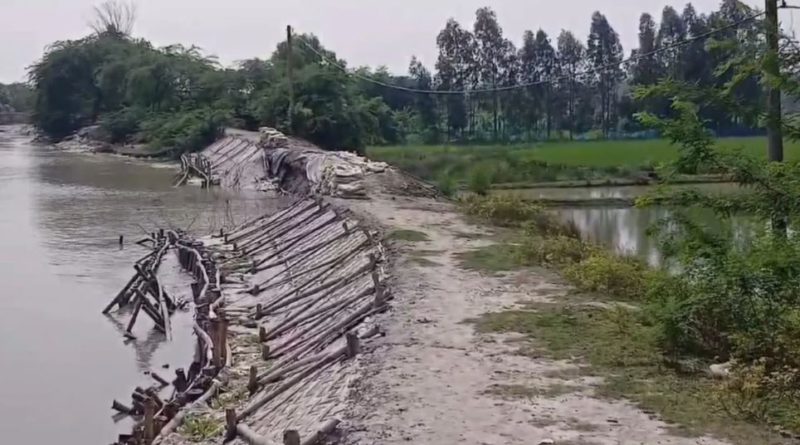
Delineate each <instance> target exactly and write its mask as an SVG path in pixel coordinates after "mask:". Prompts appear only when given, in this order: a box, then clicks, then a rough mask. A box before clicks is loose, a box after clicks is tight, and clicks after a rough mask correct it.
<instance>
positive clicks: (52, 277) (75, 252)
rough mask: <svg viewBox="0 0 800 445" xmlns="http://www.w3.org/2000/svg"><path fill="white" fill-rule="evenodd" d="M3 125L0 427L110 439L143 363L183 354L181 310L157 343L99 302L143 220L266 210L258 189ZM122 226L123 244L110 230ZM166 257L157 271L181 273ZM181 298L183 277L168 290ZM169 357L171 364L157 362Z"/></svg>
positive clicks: (186, 352)
mask: <svg viewBox="0 0 800 445" xmlns="http://www.w3.org/2000/svg"><path fill="white" fill-rule="evenodd" d="M18 130H19V128H18V127H0V206H2V207H1V208H2V211H0V283H2V290H0V357H2V358H0V431H2V432H3V442H4V443H9V444H52V443H64V444H96V443H111V442H114V441H115V440H116V436H117V434H118V433H120V432H129V431H130V426H131V425H130V421H129V420H127V419H121V420H120V419H117V422H115V421H114V419H112V415H113V414H114V413H113V412H112V411H111V409H110V407H111V401H112V399H113V398H117V399H118V400H120V401H124V402H125V403H129V402H130V393H131V391H132V390H133V388H134V387H135V386H143V387H144V386H150V385H151V384H152V383H153V380H152V379H151V378H150V377H148V376H146V375H144V372H145V371H148V370H151V369H152V370H156V371H158V372H159V374H160V375H162V376H164V377H166V378H170V377H172V376H174V369H175V368H177V367H187V366H188V364H189V363H190V361H191V357H192V351H193V344H194V343H193V339H192V336H191V323H192V317H191V313H190V312H185V313H178V314H176V316H175V319H174V321H173V334H174V335H173V338H172V340H171V341H166V339H165V338H164V336H163V335H161V334H158V333H156V332H155V331H153V330H152V329H151V328H150V326H149V325H148V323H149V320H147V319H144V321H143V320H142V317H140V320H139V321H138V322H137V326H136V329H135V330H134V333H135V334H136V335H137V337H138V339H137V340H136V341H133V342H127V343H126V342H124V341H123V337H122V335H121V331H120V330H121V329H124V328H121V327H120V326H121V324H122V323H125V322H126V321H127V316H126V315H124V314H123V315H115V316H113V317H105V316H103V315H102V314H101V313H100V312H101V310H102V309H103V307H104V306H105V305H106V303H108V302H109V300H110V299H111V298H113V296H114V295H116V293H117V292H118V291H119V289H120V288H121V287H122V286H123V285H124V284H125V283H126V282H127V280H128V279H129V278H130V277H131V275H132V273H133V268H132V265H133V263H134V261H136V260H137V259H138V258H140V257H141V256H142V255H143V254H144V253H147V251H146V250H145V249H143V248H141V247H139V246H137V245H136V244H134V241H135V240H137V239H139V238H141V237H142V236H143V230H145V231H153V230H156V229H157V228H170V227H181V228H186V227H190V228H191V231H193V232H197V233H199V234H206V233H209V232H211V231H217V230H218V229H219V228H220V227H222V226H230V225H232V224H234V223H237V222H242V221H245V220H247V219H250V218H252V217H254V216H257V215H258V214H262V213H264V212H267V211H270V210H272V209H274V208H275V205H276V203H275V201H273V200H270V199H266V198H265V196H264V194H260V193H257V192H253V193H235V192H226V191H223V190H219V189H210V190H201V189H199V188H197V187H183V188H178V189H176V188H173V187H171V181H172V178H173V175H174V173H175V171H174V169H172V168H165V167H164V166H163V165H159V164H151V163H147V162H144V161H138V160H132V159H128V158H122V157H117V156H111V155H92V154H85V153H71V152H64V151H61V150H57V149H55V148H53V147H48V146H42V145H36V144H33V143H31V142H30V138H29V137H26V136H23V135H21V134H20V133H19V132H18ZM120 235H123V236H124V240H125V242H124V246H123V247H120V246H119V244H118V238H119V236H120ZM174 263H175V262H167V263H166V265H165V266H164V268H165V269H166V270H165V273H167V274H173V275H174V276H173V278H174V280H173V281H175V282H178V281H180V280H184V281H185V282H186V283H188V282H189V281H188V280H189V278H188V276H185V275H183V274H182V272H180V271H179V268H178V267H177V266H176V265H175V264H174ZM173 292H175V293H176V294H177V296H181V295H183V296H186V297H188V296H189V289H188V287H185V286H181V288H177V289H174V290H173ZM162 365H169V369H164V368H162Z"/></svg>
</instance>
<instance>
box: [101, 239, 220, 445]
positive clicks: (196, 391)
mask: <svg viewBox="0 0 800 445" xmlns="http://www.w3.org/2000/svg"><path fill="white" fill-rule="evenodd" d="M152 242H153V245H154V248H153V252H154V253H151V254H150V255H149V256H148V257H145V258H150V259H149V260H145V261H143V262H142V263H139V264H137V266H136V271H137V276H139V278H138V279H137V278H136V276H135V277H134V278H133V279H131V282H129V283H128V285H127V286H126V287H125V288H124V289H123V291H121V292H120V295H131V294H134V297H133V298H136V297H138V298H139V300H138V302H137V303H135V304H136V305H137V306H141V307H142V308H143V307H146V305H147V304H148V303H149V300H147V296H146V294H145V290H144V289H145V288H147V287H148V286H149V287H151V288H152V287H154V285H153V284H152V283H154V282H155V283H157V273H156V272H157V267H158V264H159V263H160V260H161V257H163V255H164V253H165V252H166V251H167V250H169V249H172V250H175V251H176V253H177V255H178V258H179V261H180V264H181V266H182V268H183V269H184V270H186V271H187V272H188V273H190V274H191V275H192V276H194V277H195V280H196V281H195V283H193V284H192V297H193V299H194V307H195V326H194V329H195V333H196V334H197V346H196V352H195V357H194V360H193V362H192V363H191V365H190V366H189V368H188V372H187V371H185V370H184V369H177V370H176V371H175V378H174V380H172V382H169V381H167V380H166V379H165V378H163V377H161V376H160V375H158V374H156V373H154V372H151V373H150V375H151V376H152V377H153V379H154V380H155V384H154V386H152V387H149V388H141V387H138V388H136V389H135V390H134V391H133V393H132V394H131V402H130V404H124V403H122V402H119V401H116V400H115V401H113V403H112V409H114V410H116V411H118V412H119V413H121V414H125V415H130V416H134V418H135V419H136V424H135V426H134V428H133V431H132V432H131V433H130V434H120V435H119V438H118V441H117V442H116V443H117V444H118V445H149V444H151V443H157V442H158V441H159V437H162V436H166V435H169V434H170V433H172V432H173V431H174V430H175V428H177V426H178V425H179V424H180V423H181V421H182V419H183V416H184V415H185V412H186V411H185V410H184V409H183V408H185V407H187V406H193V405H195V406H196V405H200V404H203V403H206V402H207V401H208V400H209V399H210V398H211V397H213V396H214V395H216V394H217V392H218V391H219V390H220V388H221V386H222V385H223V383H224V381H225V380H226V378H227V376H226V374H225V372H224V371H225V369H226V368H227V367H228V366H229V365H230V363H231V353H230V348H229V347H228V344H227V337H228V333H227V331H228V317H227V316H226V314H225V311H224V308H223V305H222V300H221V299H220V295H221V293H220V288H219V285H220V280H221V274H220V272H219V271H218V269H217V267H216V264H215V263H214V262H213V261H212V260H211V259H210V257H209V254H208V252H207V251H206V249H205V248H204V246H203V244H202V243H200V242H196V241H194V240H190V239H187V238H186V237H185V236H184V235H183V234H180V233H177V232H174V231H167V232H163V231H162V232H160V233H159V235H157V236H154V237H153V238H152ZM142 282H144V283H150V284H141V283H142ZM137 286H138V287H137ZM126 289H139V290H140V291H139V292H135V291H130V290H126ZM147 290H148V291H149V292H150V293H151V294H156V295H160V296H161V297H162V298H161V300H160V301H161V303H162V306H163V307H166V308H167V309H166V310H169V309H168V307H169V305H168V304H167V303H166V301H167V298H165V297H166V294H165V293H163V289H162V291H161V292H159V291H157V290H149V289H147ZM122 300H124V297H119V296H118V297H117V298H115V299H114V301H113V302H112V303H113V304H111V305H109V307H113V305H114V304H119V302H120V301H122ZM145 301H147V303H145ZM134 313H135V312H134ZM168 320H169V317H168V316H167V317H165V318H164V320H161V323H162V324H161V325H160V326H161V327H162V328H166V329H168V328H169V325H168V323H169V322H168ZM164 323H166V325H165V324H164ZM131 325H132V323H131ZM169 384H171V385H172V386H173V387H174V391H173V396H172V397H170V398H169V399H168V400H162V399H161V398H160V397H159V392H160V390H161V389H164V388H165V387H166V386H167V385H169Z"/></svg>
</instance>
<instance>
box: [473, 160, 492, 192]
mask: <svg viewBox="0 0 800 445" xmlns="http://www.w3.org/2000/svg"><path fill="white" fill-rule="evenodd" d="M468 186H469V190H470V191H471V192H473V193H477V194H478V195H481V196H485V195H486V194H487V193H489V188H490V187H491V186H492V181H491V178H490V176H489V172H488V171H487V169H486V168H485V167H476V168H474V169H472V171H471V172H470V174H469V180H468Z"/></svg>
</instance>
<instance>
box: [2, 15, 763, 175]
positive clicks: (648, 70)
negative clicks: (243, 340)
mask: <svg viewBox="0 0 800 445" xmlns="http://www.w3.org/2000/svg"><path fill="white" fill-rule="evenodd" d="M114 5H117V6H114ZM115 7H116V8H119V7H120V6H119V4H117V3H112V4H110V6H106V7H105V8H103V7H101V8H99V9H98V10H97V11H96V12H97V14H98V20H97V22H96V23H94V24H93V29H94V30H95V32H94V33H93V34H92V35H90V36H87V37H85V38H83V39H79V40H70V41H61V42H56V43H54V44H52V45H51V46H50V47H49V48H48V50H47V51H46V53H45V55H44V56H43V58H42V59H41V60H40V61H39V62H38V63H36V64H35V65H34V66H33V67H32V68H31V71H30V80H31V85H32V86H33V88H34V90H35V92H36V103H35V107H34V109H35V110H34V111H35V113H34V120H35V123H36V124H37V125H38V126H39V127H40V128H41V129H42V130H43V131H44V132H45V133H46V134H48V135H50V136H52V137H54V138H61V137H64V136H66V135H69V134H71V133H73V132H75V131H76V130H77V129H78V128H80V127H82V126H85V125H89V124H92V123H96V122H100V123H102V125H103V126H104V127H105V129H106V130H107V133H108V134H109V138H110V139H111V140H113V141H115V142H120V141H131V142H145V143H148V144H150V145H151V146H158V147H165V146H170V145H172V144H174V143H176V140H175V139H174V138H173V136H175V135H174V133H176V131H172V130H166V129H165V130H163V131H156V129H157V128H162V127H163V126H167V127H169V126H170V125H172V126H173V127H174V126H175V125H179V124H178V122H182V123H183V124H185V125H190V126H192V128H191V129H187V131H185V132H184V131H180V132H177V133H185V135H184V136H180V135H179V136H176V137H178V139H179V140H177V145H175V146H174V148H176V149H179V150H185V149H193V148H197V147H196V146H194V144H195V143H196V142H198V141H205V137H206V136H208V135H211V134H213V133H214V132H213V131H211V132H209V131H208V128H205V129H204V128H202V127H207V126H208V125H214V126H222V125H235V126H239V127H243V128H248V129H254V128H257V127H258V126H261V125H269V126H274V127H277V128H279V129H281V130H284V131H286V132H288V133H292V134H295V135H299V136H303V137H306V138H308V139H310V140H312V141H313V142H316V143H318V144H319V145H322V146H323V147H326V148H330V149H342V148H346V149H360V148H363V147H364V146H366V145H380V144H397V143H403V142H406V141H409V142H442V141H453V142H480V141H491V142H508V141H523V140H541V139H550V138H567V137H569V138H573V137H576V136H579V137H581V138H586V137H589V138H596V137H603V136H605V137H608V136H619V135H623V134H628V135H632V134H634V135H635V134H637V133H636V132H638V131H640V130H642V129H643V128H644V127H643V126H642V125H640V124H639V123H638V121H637V120H636V119H634V114H635V113H637V112H641V111H649V112H654V113H659V112H663V111H668V108H669V105H668V104H667V103H666V102H665V101H664V100H661V99H655V98H654V99H651V100H647V101H641V102H636V101H634V100H633V99H632V97H631V94H630V92H631V91H632V90H633V87H635V86H637V85H653V84H655V83H656V82H657V81H658V80H659V79H661V78H663V77H664V76H670V77H671V78H673V79H675V80H687V79H691V80H693V81H696V84H697V86H698V87H706V86H711V87H718V86H721V85H725V84H726V83H728V82H730V81H731V80H732V79H733V74H732V73H731V72H723V71H724V68H725V67H728V66H730V64H731V49H730V48H727V49H726V48H717V49H714V48H711V47H710V45H708V44H707V43H708V42H706V41H705V39H700V40H698V41H697V42H694V43H692V44H690V45H685V46H681V47H679V48H675V49H674V50H670V51H662V52H659V53H658V54H657V56H653V57H641V58H639V57H638V56H639V55H642V54H648V53H650V52H652V51H659V50H662V49H664V48H667V47H669V46H670V45H673V44H674V43H675V42H679V41H682V40H683V39H686V38H691V37H697V36H701V35H703V34H704V33H706V32H707V31H709V30H710V29H716V28H721V27H724V26H727V25H730V24H732V23H737V22H739V21H741V20H743V19H744V18H746V17H748V16H749V15H750V14H752V12H753V11H751V10H750V8H749V7H747V6H745V5H744V4H742V3H741V2H739V1H738V0H724V1H723V2H722V4H721V6H720V9H719V10H718V11H715V12H713V13H711V14H708V15H702V14H697V13H696V11H695V10H694V8H693V7H692V6H691V4H689V5H687V6H686V8H685V9H684V10H683V11H682V13H680V14H679V13H678V12H677V11H675V10H674V9H673V8H671V7H666V8H664V11H663V14H662V18H661V23H660V26H659V25H657V24H656V22H655V20H654V19H653V18H652V17H650V16H649V15H647V14H644V15H642V18H641V20H640V36H639V46H640V48H639V49H636V50H634V51H633V52H632V53H631V56H632V57H633V59H632V61H631V62H630V63H627V64H621V61H622V60H623V59H624V57H625V53H624V52H623V48H622V46H621V44H620V40H619V36H618V35H617V33H616V31H614V29H613V27H612V25H611V23H609V21H608V19H607V18H606V17H605V16H604V15H603V14H602V13H600V12H596V13H595V14H593V16H592V17H591V20H590V23H589V31H590V32H589V37H588V39H587V41H586V42H581V41H579V40H578V39H577V38H576V37H575V34H573V33H572V32H569V31H563V32H562V33H561V34H560V35H559V36H558V37H557V38H556V39H554V40H553V39H551V37H550V36H548V35H547V33H545V32H544V31H542V30H538V31H537V32H533V31H526V32H525V33H524V35H523V36H522V43H521V45H520V46H519V47H517V45H515V44H514V43H513V42H512V41H511V40H510V39H508V38H507V37H506V36H505V35H504V34H503V29H502V27H501V26H500V23H499V21H498V17H497V16H496V14H495V12H494V11H492V10H491V9H490V8H481V9H479V10H478V11H477V12H476V18H475V23H474V24H473V26H472V28H471V29H468V28H466V27H463V26H462V25H461V24H459V23H458V22H456V21H455V20H452V19H451V20H449V21H448V22H447V23H446V25H445V27H444V29H443V30H442V31H441V32H440V33H439V35H438V36H436V43H437V46H438V48H439V56H438V58H437V60H436V63H435V66H434V67H433V68H434V69H433V70H430V69H429V68H427V67H425V66H424V65H423V64H422V63H421V62H420V61H419V60H417V59H416V58H412V60H411V63H410V66H409V72H408V74H407V75H402V76H396V75H392V74H390V73H388V72H387V70H386V69H385V68H378V69H376V70H372V69H369V68H359V69H356V70H355V72H356V73H357V76H352V75H350V74H348V73H346V72H344V71H343V69H342V68H345V69H347V70H350V69H349V68H347V63H346V62H345V61H344V60H341V59H339V58H337V57H336V54H335V53H333V52H332V51H330V50H328V49H326V48H324V47H323V46H322V44H321V43H320V42H319V40H318V39H317V38H316V37H314V36H313V35H296V36H295V37H294V44H293V50H292V52H291V54H292V56H291V60H288V57H289V56H288V54H289V51H288V45H287V42H282V43H280V44H279V45H278V47H277V48H276V50H275V51H274V53H273V54H272V55H271V57H270V58H269V59H266V60H261V59H251V60H245V61H242V62H240V63H239V64H238V65H237V66H236V67H235V68H231V69H224V68H222V67H221V66H220V65H219V64H218V63H217V62H216V61H215V59H214V58H213V57H205V56H204V55H203V54H202V53H201V51H200V50H199V48H196V47H194V46H192V47H189V48H187V47H184V46H182V45H173V46H168V47H164V48H155V47H153V46H152V45H151V44H150V43H149V42H147V41H146V40H142V39H135V38H132V37H131V36H130V34H129V32H130V29H132V23H131V22H132V20H133V19H134V15H135V10H133V9H124V8H123V9H121V10H117V9H115ZM758 27H759V24H758V22H757V21H749V22H746V23H743V24H741V26H739V27H737V28H736V29H731V30H730V31H729V32H728V34H727V35H726V36H723V37H726V38H732V39H734V40H737V41H738V42H739V43H740V45H741V46H742V47H744V48H747V47H754V46H757V45H758V39H752V38H751V37H752V36H753V35H754V33H756V32H757V31H758ZM737 51H738V50H737ZM739 53H741V51H739ZM289 65H291V67H292V71H293V74H294V75H293V79H294V81H293V85H294V88H293V92H294V105H293V107H292V108H291V110H289V108H290V104H289V102H290V100H289V99H290V93H289V91H290V90H289V82H288V77H287V67H288V66H289ZM369 80H373V81H377V82H371V81H369ZM382 84H383V85H382ZM386 84H388V85H394V86H399V87H403V88H408V89H418V90H436V91H439V90H446V91H461V90H463V91H472V92H465V93H463V94H447V95H438V94H425V93H414V92H408V91H403V90H400V89H393V88H388V87H386V86H385V85H386ZM518 85H529V86H527V87H522V88H517V89H511V90H507V91H485V90H487V89H488V90H493V89H496V88H506V87H513V86H518ZM736 88H737V91H736V92H737V97H739V98H740V99H741V102H742V103H743V104H745V105H750V106H752V105H754V104H758V103H759V102H760V101H761V89H760V88H759V86H758V84H757V82H756V81H754V80H753V79H752V76H749V77H748V76H744V77H743V78H741V79H738V80H737V87H736ZM482 90H483V91H484V92H481V91H482ZM0 94H2V93H0ZM0 97H2V96H0ZM210 110H214V111H213V112H212V111H210ZM211 114H213V118H209V116H210V115H211ZM699 115H700V116H701V117H702V119H703V120H705V121H707V122H708V123H709V127H710V128H711V129H713V130H714V131H715V132H717V133H718V134H741V133H749V132H753V131H757V130H755V129H756V128H757V127H758V122H757V121H756V120H753V119H742V118H741V116H739V115H734V114H732V113H729V112H727V111H726V110H725V109H723V108H720V107H717V106H714V105H713V104H711V105H704V106H703V107H702V108H701V109H700V110H699ZM201 116H202V117H201ZM166 121H173V124H169V125H168V124H166ZM165 133H170V134H172V136H166V137H164V134H165ZM475 179H476V186H479V185H480V183H481V182H482V179H483V178H480V177H476V178H475Z"/></svg>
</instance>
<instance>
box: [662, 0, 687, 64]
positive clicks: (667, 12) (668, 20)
mask: <svg viewBox="0 0 800 445" xmlns="http://www.w3.org/2000/svg"><path fill="white" fill-rule="evenodd" d="M684 40H686V26H685V23H684V21H683V19H682V18H681V16H680V15H678V12H677V11H675V8H673V7H671V6H666V7H664V10H663V12H662V13H661V26H660V27H659V29H658V36H657V37H656V48H657V49H659V50H660V52H659V53H658V61H659V64H660V65H661V66H662V67H663V69H664V72H665V74H666V75H668V76H670V77H672V78H674V79H680V76H681V75H682V74H683V66H682V61H683V47H678V48H672V49H668V48H670V47H672V46H674V45H675V44H677V43H679V42H682V41H684Z"/></svg>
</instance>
